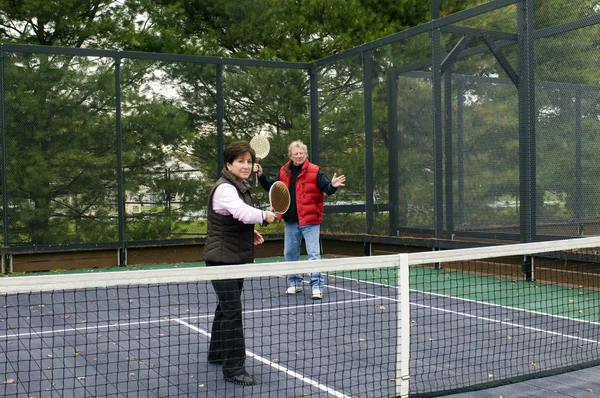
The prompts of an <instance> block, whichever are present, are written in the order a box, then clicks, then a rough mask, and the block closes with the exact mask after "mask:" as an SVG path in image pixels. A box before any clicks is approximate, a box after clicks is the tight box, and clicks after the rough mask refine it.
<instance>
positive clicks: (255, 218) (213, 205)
mask: <svg viewBox="0 0 600 398" xmlns="http://www.w3.org/2000/svg"><path fill="white" fill-rule="evenodd" d="M223 157H224V160H225V167H224V168H223V170H222V171H221V177H220V178H219V179H218V180H217V182H216V183H215V185H214V187H213V188H212V191H211V192H210V195H209V199H208V237H207V239H206V244H205V246H204V261H205V262H206V266H208V267H211V266H218V265H233V264H245V263H252V262H254V245H259V244H261V243H263V242H264V238H263V237H262V236H261V234H259V233H258V231H256V230H255V229H254V225H255V224H262V223H263V222H267V223H271V222H273V221H275V213H273V212H271V211H262V210H259V209H256V208H255V207H254V206H253V204H252V197H251V196H250V186H249V185H248V183H247V182H246V179H247V178H248V177H249V176H250V174H251V173H252V164H253V163H254V161H255V153H254V150H253V149H252V148H251V147H250V145H249V144H248V143H247V142H245V141H238V142H233V143H231V144H229V145H228V146H227V148H225V151H224V152H223ZM243 283H244V280H243V279H227V280H214V281H212V285H213V287H214V289H215V292H216V293H217V296H218V299H219V303H218V304H217V308H216V310H215V318H214V321H213V325H212V332H211V337H210V346H209V350H208V362H209V363H212V364H222V365H223V376H224V377H225V380H227V381H230V382H232V383H236V384H241V385H252V384H256V383H257V381H256V379H255V378H254V377H253V376H251V375H249V374H248V372H247V371H246V369H245V367H244V362H245V360H246V345H245V342H244V329H243V328H244V325H243V320H242V300H241V296H242V289H243Z"/></svg>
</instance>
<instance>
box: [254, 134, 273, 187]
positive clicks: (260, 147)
mask: <svg viewBox="0 0 600 398" xmlns="http://www.w3.org/2000/svg"><path fill="white" fill-rule="evenodd" d="M250 147H251V148H252V149H254V153H255V154H256V161H257V162H260V160H261V159H264V158H266V157H267V155H268V154H269V151H270V150H271V144H269V140H268V139H267V137H265V136H262V135H255V136H254V137H252V139H251V140H250ZM255 186H258V176H256V180H255Z"/></svg>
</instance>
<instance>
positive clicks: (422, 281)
mask: <svg viewBox="0 0 600 398" xmlns="http://www.w3.org/2000/svg"><path fill="white" fill-rule="evenodd" d="M335 276H336V277H346V278H352V279H358V280H363V281H365V282H372V283H378V284H382V285H389V286H394V287H395V286H397V278H396V276H397V271H396V270H395V269H393V268H377V269H369V270H361V271H355V272H345V273H337V274H336V275H335ZM329 277H330V278H331V277H332V275H330V276H329ZM410 288H411V290H416V291H420V292H421V293H430V294H436V295H442V296H450V297H456V298H460V299H465V300H472V301H477V302H483V303H489V304H493V305H500V306H507V307H512V308H518V309H523V310H528V311H534V312H539V313H544V314H550V315H555V316H563V317H567V318H572V319H580V320H585V321H592V322H598V321H600V292H598V291H594V290H591V289H585V288H583V287H569V286H559V285H550V284H545V283H540V282H534V281H526V280H511V279H507V278H502V277H496V276H485V275H475V274H472V273H467V272H461V271H456V270H446V269H434V268H426V267H411V268H410Z"/></svg>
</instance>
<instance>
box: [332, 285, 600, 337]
mask: <svg viewBox="0 0 600 398" xmlns="http://www.w3.org/2000/svg"><path fill="white" fill-rule="evenodd" d="M336 278H339V279H345V280H349V281H354V280H358V279H354V278H347V277H344V276H338V277H336ZM360 282H361V283H366V284H370V285H375V286H383V287H388V288H390V289H396V290H397V289H398V287H397V286H393V285H386V284H383V283H378V282H371V281H362V280H361V281H360ZM330 287H333V288H336V287H334V286H330ZM336 289H338V288H336ZM341 290H346V291H349V292H354V291H353V290H348V289H341ZM410 292H411V293H419V294H423V295H430V296H436V297H442V298H449V299H452V300H456V301H464V302H467V303H476V304H481V305H487V306H490V307H496V308H504V309H508V310H511V311H516V312H524V313H526V314H534V315H541V316H546V317H549V318H556V319H562V320H567V321H573V322H575V323H584V324H589V325H596V326H600V322H595V321H589V320H586V319H580V318H572V317H568V316H564V315H556V314H550V313H547V312H541V311H534V310H529V309H525V308H519V307H511V306H509V305H503V304H496V303H490V302H487V301H479V300H473V299H468V298H464V297H458V296H450V295H448V294H441V293H434V292H427V291H424V290H417V289H410ZM356 293H359V292H356ZM382 298H385V297H382ZM387 299H388V300H393V301H397V300H396V299H394V298H391V297H389V298H387ZM410 303H411V304H413V303H412V302H410Z"/></svg>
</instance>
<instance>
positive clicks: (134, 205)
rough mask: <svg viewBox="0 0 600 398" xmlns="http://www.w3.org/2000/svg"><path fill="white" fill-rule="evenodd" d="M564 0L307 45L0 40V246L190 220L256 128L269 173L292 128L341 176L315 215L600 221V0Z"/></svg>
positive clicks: (200, 228) (513, 226)
mask: <svg viewBox="0 0 600 398" xmlns="http://www.w3.org/2000/svg"><path fill="white" fill-rule="evenodd" d="M434 3H435V2H434ZM559 3H560V2H548V1H537V0H536V1H533V0H496V1H492V2H490V3H486V4H483V5H481V6H478V7H475V8H472V9H469V10H466V11H463V12H460V13H457V14H454V15H450V16H447V17H444V18H437V19H434V20H432V21H431V22H429V23H427V24H424V25H420V26H418V27H415V28H411V29H408V30H406V31H403V32H399V33H397V34H394V35H392V36H388V37H385V38H382V39H380V40H377V41H375V42H371V43H367V44H365V45H363V46H360V47H357V48H354V49H351V50H348V51H345V52H343V53H339V54H335V55H332V56H330V57H327V58H324V59H320V60H318V61H316V62H312V63H300V62H276V61H258V60H242V59H227V58H212V57H195V56H178V55H169V54H146V53H135V52H125V51H102V50H90V49H65V48H55V47H40V46H28V45H16V44H2V47H1V51H2V70H1V76H0V78H1V82H0V83H1V87H0V95H1V100H2V108H1V117H2V165H1V166H2V176H1V183H2V199H3V200H2V217H1V218H0V222H2V234H3V245H4V247H5V248H6V247H12V246H38V245H71V244H76V245H84V246H85V245H95V246H98V245H102V244H105V245H107V244H113V245H114V244H118V245H119V244H121V245H122V244H123V243H124V242H133V241H141V240H155V241H162V240H166V239H173V238H181V237H186V236H201V235H202V234H203V233H204V232H205V228H206V226H205V223H204V216H205V211H206V206H207V201H208V193H209V190H210V188H211V187H212V185H213V183H214V181H215V180H216V179H217V176H218V173H219V171H220V169H221V168H222V167H223V159H222V151H223V148H224V147H225V145H227V143H229V142H231V141H234V140H238V139H244V140H249V139H250V138H252V137H253V136H254V135H257V134H262V135H265V136H267V137H268V138H269V140H270V144H271V151H270V153H269V155H268V156H267V157H266V158H265V159H262V160H261V164H262V166H263V168H264V170H265V173H266V174H267V175H271V176H273V175H275V174H276V173H277V171H278V169H279V168H280V167H281V165H283V164H284V163H285V162H286V161H287V160H288V156H287V146H288V144H289V143H290V142H291V141H293V140H296V139H301V140H303V141H304V142H305V143H307V144H308V146H309V153H310V156H309V158H310V159H311V160H312V161H313V162H315V163H317V164H319V165H320V166H321V167H322V168H323V170H324V171H325V173H326V174H327V175H328V176H329V177H331V176H332V175H333V174H334V173H337V174H345V175H346V177H347V183H346V186H345V187H343V188H341V189H339V190H338V193H336V194H335V195H333V196H331V197H328V198H327V199H326V205H327V206H326V213H327V214H326V216H325V220H324V223H323V227H322V230H323V231H324V232H330V233H350V234H365V233H366V234H375V235H384V236H397V235H405V236H406V235H408V236H411V235H412V236H415V235H418V236H428V237H433V238H437V239H444V238H452V237H454V236H457V235H459V236H465V237H473V238H487V239H509V240H521V241H533V240H545V239H554V238H556V237H568V236H584V235H590V234H596V233H598V232H597V230H599V229H600V228H599V227H600V181H599V180H598V179H599V178H600V177H598V176H599V175H600V173H598V169H600V160H599V159H598V157H597V156H595V155H596V153H597V151H598V147H599V146H600V138H598V137H600V135H599V134H598V132H599V130H600V109H599V99H600V87H599V86H598V82H599V81H600V79H599V76H598V74H599V73H600V72H598V68H597V65H598V61H599V60H600V57H599V56H598V46H597V40H596V37H598V33H599V32H598V30H599V25H598V24H599V23H600V15H599V14H600V9H599V7H598V5H597V4H596V2H594V1H587V0H580V1H575V2H571V3H569V4H568V5H566V6H565V5H562V4H559ZM252 185H254V184H253V181H252ZM253 190H254V197H255V200H256V203H257V204H258V205H259V206H266V202H267V201H266V193H265V192H263V190H262V188H261V187H260V186H258V187H255V188H254V189H253Z"/></svg>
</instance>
